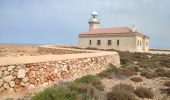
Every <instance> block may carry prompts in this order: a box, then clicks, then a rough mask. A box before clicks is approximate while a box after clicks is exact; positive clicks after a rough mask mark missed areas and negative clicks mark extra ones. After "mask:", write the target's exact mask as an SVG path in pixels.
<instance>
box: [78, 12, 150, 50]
mask: <svg viewBox="0 0 170 100" xmlns="http://www.w3.org/2000/svg"><path fill="white" fill-rule="evenodd" d="M88 23H89V31H87V32H83V33H80V34H79V47H80V48H98V49H115V50H120V51H130V52H147V51H148V50H149V37H148V36H146V35H144V34H141V33H139V32H138V31H137V30H136V28H135V26H133V28H128V27H114V28H99V25H100V20H99V19H98V14H97V12H96V11H93V12H92V14H91V19H90V20H89V22H88Z"/></svg>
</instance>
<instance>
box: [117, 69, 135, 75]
mask: <svg viewBox="0 0 170 100" xmlns="http://www.w3.org/2000/svg"><path fill="white" fill-rule="evenodd" d="M116 74H117V75H122V76H126V77H129V76H132V75H134V73H133V72H132V71H130V70H129V69H127V68H120V69H119V70H118V71H117V72H116Z"/></svg>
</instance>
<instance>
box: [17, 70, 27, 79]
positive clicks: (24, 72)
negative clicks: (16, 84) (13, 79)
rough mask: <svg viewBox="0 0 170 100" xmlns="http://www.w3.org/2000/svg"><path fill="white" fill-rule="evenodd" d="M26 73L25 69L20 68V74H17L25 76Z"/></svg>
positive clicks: (18, 76)
mask: <svg viewBox="0 0 170 100" xmlns="http://www.w3.org/2000/svg"><path fill="white" fill-rule="evenodd" d="M25 74H26V71H25V70H24V69H19V70H18V74H17V78H24V77H25Z"/></svg>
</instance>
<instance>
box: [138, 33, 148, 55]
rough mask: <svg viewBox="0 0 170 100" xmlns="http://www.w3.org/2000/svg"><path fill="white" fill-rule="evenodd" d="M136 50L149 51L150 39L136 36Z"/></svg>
mask: <svg viewBox="0 0 170 100" xmlns="http://www.w3.org/2000/svg"><path fill="white" fill-rule="evenodd" d="M136 51H137V52H148V51H149V39H148V38H144V37H142V36H136Z"/></svg>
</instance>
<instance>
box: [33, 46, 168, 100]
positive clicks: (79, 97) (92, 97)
mask: <svg viewBox="0 0 170 100" xmlns="http://www.w3.org/2000/svg"><path fill="white" fill-rule="evenodd" d="M88 49H95V48H88ZM110 51H112V50H110ZM119 54H120V61H121V66H120V67H119V68H117V67H115V66H114V65H112V64H110V65H109V68H108V69H106V70H104V71H102V72H100V73H98V74H97V75H87V76H84V77H82V78H78V79H76V80H74V81H73V82H70V83H69V84H67V85H66V86H61V87H60V88H59V87H54V88H48V89H45V90H44V91H43V92H40V93H38V94H37V95H36V96H34V97H32V99H33V100H100V99H101V98H100V96H104V98H102V100H138V99H137V98H141V99H143V98H149V99H155V98H154V93H153V91H151V89H149V88H145V87H137V88H136V89H134V87H133V86H132V85H128V84H123V83H120V84H117V85H115V86H114V87H113V88H112V90H111V91H110V92H106V91H105V89H104V88H105V87H104V85H103V84H102V82H101V80H102V81H103V79H104V78H107V79H110V80H111V79H113V78H118V80H119V78H121V79H120V80H124V79H130V80H131V81H133V82H142V81H143V82H145V81H146V79H145V78H147V80H154V79H155V78H159V77H163V78H162V79H164V78H165V79H167V78H170V70H169V68H170V55H158V54H157V55H156V54H148V53H130V52H119ZM134 75H136V76H134ZM139 75H141V76H143V77H145V78H143V77H141V76H139ZM135 84H140V83H135ZM164 85H165V86H166V88H163V89H161V91H163V93H166V94H167V95H170V81H166V82H165V83H164ZM101 94H102V95H101ZM155 96H156V95H155Z"/></svg>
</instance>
